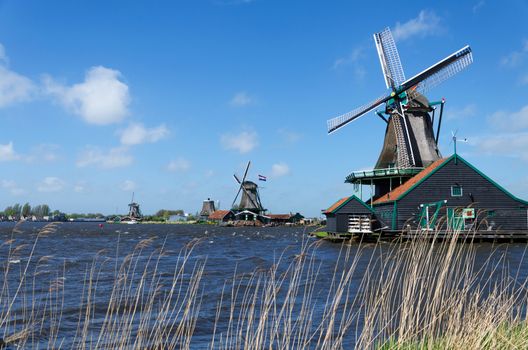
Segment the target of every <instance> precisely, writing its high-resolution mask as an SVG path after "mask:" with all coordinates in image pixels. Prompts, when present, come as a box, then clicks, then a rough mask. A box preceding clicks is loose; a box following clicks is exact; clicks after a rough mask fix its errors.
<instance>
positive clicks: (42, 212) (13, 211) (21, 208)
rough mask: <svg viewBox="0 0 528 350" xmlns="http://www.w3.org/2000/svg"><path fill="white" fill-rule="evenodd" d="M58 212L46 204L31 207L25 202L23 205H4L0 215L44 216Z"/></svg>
mask: <svg viewBox="0 0 528 350" xmlns="http://www.w3.org/2000/svg"><path fill="white" fill-rule="evenodd" d="M60 214H61V212H60V211H59V210H54V211H52V210H51V209H50V207H49V205H47V204H39V205H36V206H34V207H32V206H31V205H30V204H29V203H25V204H24V205H21V204H20V203H16V204H14V205H10V206H8V207H6V208H5V209H4V211H3V212H0V216H5V217H9V216H11V217H26V218H27V217H30V216H36V217H38V218H43V217H45V216H58V215H60Z"/></svg>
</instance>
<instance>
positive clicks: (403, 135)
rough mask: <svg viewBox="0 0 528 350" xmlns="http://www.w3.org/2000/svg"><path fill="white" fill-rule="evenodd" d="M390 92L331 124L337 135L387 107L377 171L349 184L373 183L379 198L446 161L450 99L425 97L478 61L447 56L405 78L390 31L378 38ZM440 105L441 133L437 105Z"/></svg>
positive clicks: (467, 51)
mask: <svg viewBox="0 0 528 350" xmlns="http://www.w3.org/2000/svg"><path fill="white" fill-rule="evenodd" d="M374 41H375V43H376V48H377V51H378V56H379V60H380V63H381V69H382V72H383V77H384V79H385V84H386V86H387V89H390V90H389V91H388V92H387V93H385V94H384V95H382V96H380V97H379V98H377V99H375V100H374V101H372V102H370V103H368V104H366V105H363V106H361V107H359V108H357V109H355V110H353V111H351V112H349V113H346V114H343V115H341V116H339V117H336V118H333V119H330V120H328V121H327V125H328V133H332V132H334V131H336V130H338V129H340V128H341V127H343V126H345V125H346V124H348V123H350V122H352V121H354V120H356V119H358V118H359V117H361V116H363V115H365V114H367V113H369V112H371V111H373V110H375V109H376V108H377V107H379V106H381V105H383V104H385V110H384V111H383V112H379V111H376V113H377V115H378V116H379V117H380V118H381V119H382V120H383V121H384V122H385V123H386V125H387V126H386V129H385V139H384V143H383V147H382V150H381V153H380V155H379V158H378V161H377V162H376V166H375V167H374V170H373V171H370V172H364V171H363V172H354V173H352V174H350V175H349V176H347V178H346V182H350V183H353V184H357V185H359V186H360V187H361V185H370V186H372V187H373V188H375V189H374V190H373V191H374V192H373V198H374V199H376V198H378V197H380V196H382V195H384V194H385V193H387V192H389V191H390V190H392V188H393V187H396V186H397V185H399V184H401V183H403V182H405V181H406V180H408V179H409V178H411V177H412V176H414V175H415V174H417V173H418V172H420V171H421V170H422V169H423V168H424V167H427V166H428V165H430V164H431V163H433V162H434V161H436V160H438V159H440V158H441V155H440V152H439V150H438V147H437V146H438V136H439V133H440V127H441V123H442V114H443V113H442V112H443V106H444V100H443V99H442V101H440V102H433V103H430V102H429V101H428V100H427V98H426V97H425V96H424V95H423V93H425V92H427V91H428V90H429V89H431V88H433V87H435V86H437V85H439V84H440V83H442V82H443V81H445V80H447V79H448V78H450V77H451V76H453V75H455V74H457V73H458V72H460V71H462V70H463V69H464V68H466V67H467V66H468V65H470V64H471V63H472V62H473V56H472V53H471V48H470V47H469V46H465V47H463V48H462V49H460V50H458V51H456V52H454V53H453V54H451V55H449V56H447V57H446V58H444V59H443V60H441V61H439V62H437V63H435V64H433V65H432V66H431V67H429V68H427V69H425V70H423V71H422V72H420V73H418V74H416V75H415V76H413V77H412V78H410V79H405V74H404V72H403V67H402V65H401V62H400V56H399V54H398V50H397V48H396V43H395V42H394V39H393V37H392V33H391V31H390V29H389V28H386V29H385V30H384V31H382V32H380V33H376V34H374ZM438 104H439V105H441V106H440V115H439V118H438V121H437V128H436V135H435V132H434V130H433V129H434V124H435V120H434V112H435V109H436V107H435V105H438Z"/></svg>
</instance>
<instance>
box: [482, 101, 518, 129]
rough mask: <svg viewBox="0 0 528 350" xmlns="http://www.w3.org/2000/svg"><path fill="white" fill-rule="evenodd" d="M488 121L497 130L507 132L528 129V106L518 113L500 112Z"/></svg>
mask: <svg viewBox="0 0 528 350" xmlns="http://www.w3.org/2000/svg"><path fill="white" fill-rule="evenodd" d="M488 121H489V122H490V123H491V124H492V125H493V126H494V127H496V128H498V129H501V130H507V131H518V130H519V129H526V128H528V105H526V106H524V107H522V108H521V109H520V110H518V111H516V112H507V111H498V112H495V113H493V114H492V115H491V116H490V117H489V119H488Z"/></svg>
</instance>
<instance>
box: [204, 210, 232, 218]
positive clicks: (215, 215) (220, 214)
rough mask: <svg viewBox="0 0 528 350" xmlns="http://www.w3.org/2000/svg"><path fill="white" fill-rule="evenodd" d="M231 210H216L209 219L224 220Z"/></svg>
mask: <svg viewBox="0 0 528 350" xmlns="http://www.w3.org/2000/svg"><path fill="white" fill-rule="evenodd" d="M230 212H231V210H215V211H213V212H212V213H211V215H209V220H222V219H223V218H225V217H226V215H227V214H229V213H230Z"/></svg>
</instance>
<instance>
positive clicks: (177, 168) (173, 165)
mask: <svg viewBox="0 0 528 350" xmlns="http://www.w3.org/2000/svg"><path fill="white" fill-rule="evenodd" d="M190 168H191V163H190V162H189V161H188V160H187V159H185V158H182V157H180V158H177V159H175V160H171V161H170V162H169V164H168V165H167V169H168V170H169V171H174V172H179V173H181V172H185V171H187V170H189V169H190Z"/></svg>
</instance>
